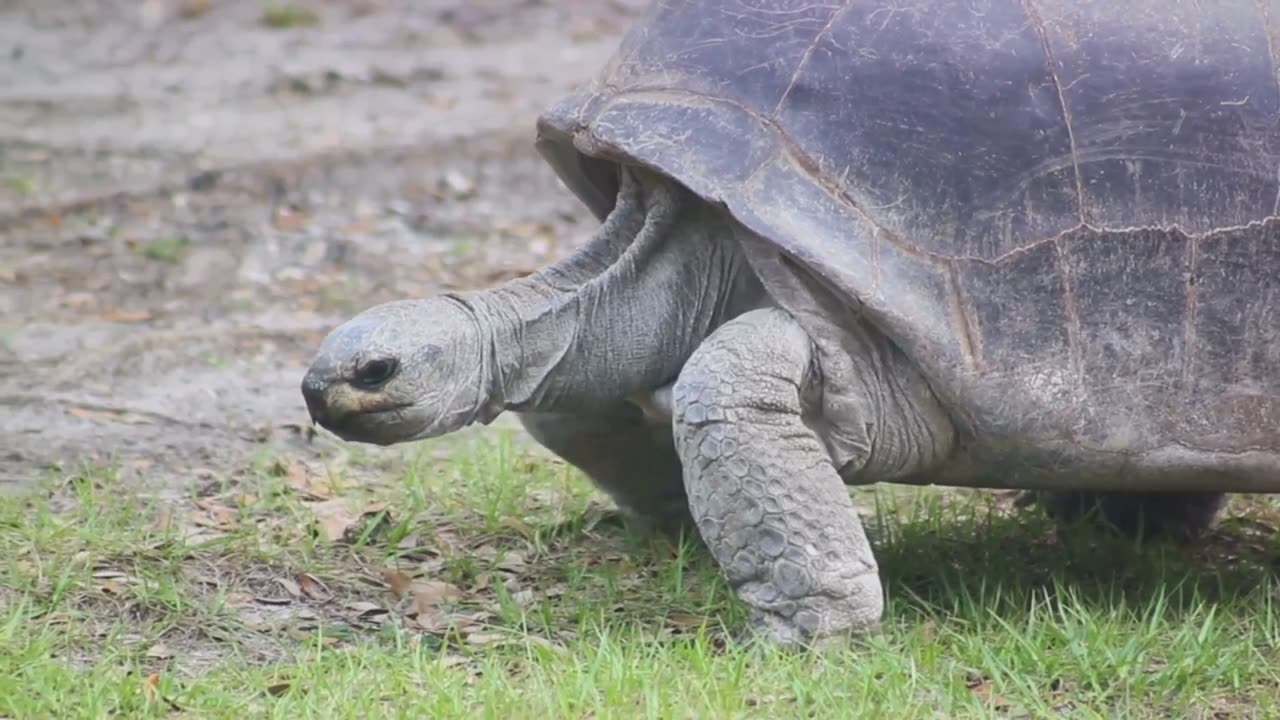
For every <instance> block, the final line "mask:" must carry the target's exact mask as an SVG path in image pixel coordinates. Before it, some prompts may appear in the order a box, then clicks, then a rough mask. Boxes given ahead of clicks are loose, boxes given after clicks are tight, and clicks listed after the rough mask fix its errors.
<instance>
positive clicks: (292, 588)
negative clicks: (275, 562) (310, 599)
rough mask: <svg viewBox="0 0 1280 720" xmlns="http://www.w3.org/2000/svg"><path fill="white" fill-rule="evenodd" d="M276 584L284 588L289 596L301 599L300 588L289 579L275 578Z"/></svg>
mask: <svg viewBox="0 0 1280 720" xmlns="http://www.w3.org/2000/svg"><path fill="white" fill-rule="evenodd" d="M276 584H278V585H279V586H280V587H282V588H284V591H285V592H287V593H289V594H290V595H292V596H294V597H302V587H301V586H299V585H298V583H296V582H294V581H292V580H290V579H289V578H276Z"/></svg>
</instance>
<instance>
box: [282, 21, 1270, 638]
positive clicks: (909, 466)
mask: <svg viewBox="0 0 1280 720" xmlns="http://www.w3.org/2000/svg"><path fill="white" fill-rule="evenodd" d="M1272 14H1273V13H1271V12H1270V11H1268V10H1267V4H1266V3H1261V4H1260V3H1256V2H1253V0H1220V1H1219V2H1216V3H1212V4H1207V3H1199V4H1197V3H1182V4H1170V3H1167V2H1163V1H1162V0H1130V2H1127V3H1118V4H1117V3H1099V2H1079V0H1023V1H1021V2H1015V1H1014V0H983V2H979V3H976V4H975V3H969V2H966V3H949V2H938V1H936V0H906V1H905V2H897V3H894V4H893V6H892V7H889V6H887V5H885V4H884V3H882V2H879V1H878V0H844V2H840V3H824V2H813V1H812V0H768V2H753V3H743V2H740V1H739V0H663V1H662V2H658V3H655V4H654V5H653V6H652V8H651V10H650V12H649V13H648V14H647V15H646V17H645V18H643V19H642V20H641V21H640V22H639V23H638V25H637V26H636V28H634V29H633V30H632V31H631V32H630V33H628V35H627V36H626V38H625V39H624V41H623V43H622V46H621V47H620V48H619V51H618V53H617V54H616V56H615V57H614V59H613V60H612V61H611V62H610V63H609V64H608V65H607V66H606V67H605V68H604V69H603V70H602V71H601V73H600V75H599V76H598V77H597V78H596V81H595V82H594V83H592V84H591V85H590V86H589V87H586V88H583V89H582V90H581V91H580V92H578V93H575V94H574V95H572V96H570V97H568V98H566V99H565V100H563V101H562V102H560V103H558V104H557V105H555V106H554V107H552V108H550V109H549V110H548V111H547V112H546V113H544V115H543V117H542V118H541V119H540V120H539V123H538V130H539V140H538V148H539V151H540V152H542V153H543V155H544V157H546V159H547V160H548V161H549V163H550V164H551V165H552V167H553V168H554V169H555V170H556V172H557V173H558V175H559V176H560V178H561V179H562V180H563V181H564V183H565V184H566V186H567V187H568V188H569V189H570V190H571V191H572V192H574V193H575V194H576V195H577V196H578V197H579V198H580V199H581V200H582V201H583V202H584V203H585V204H586V205H587V206H588V207H589V208H590V209H591V210H592V211H593V212H594V214H595V215H596V216H597V217H598V218H599V219H600V220H601V221H602V226H601V229H600V231H599V233H598V234H597V235H596V237H595V238H593V239H592V241H591V242H590V243H588V245H587V246H586V247H584V248H583V249H582V250H581V251H579V252H578V253H575V254H574V255H573V256H572V257H570V258H568V259H566V260H565V261H563V262H561V263H559V264H557V265H556V266H554V267H551V268H548V269H546V270H544V271H542V272H540V273H538V274H536V275H534V276H531V277H529V278H527V279H523V280H520V281H516V282H514V283H511V284H508V285H506V286H503V287H500V288H496V289H492V290H487V291H481V292H473V293H461V294H450V295H444V296H440V297H436V298H430V299H425V300H410V301H401V302H396V303H390V304H387V305H384V306H380V307H376V308H373V309H371V310H368V311H366V312H364V313H362V314H360V315H359V316H357V317H356V318H354V319H352V320H350V321H349V322H347V323H346V324H344V325H342V326H341V327H339V328H337V329H335V330H334V331H333V333H332V334H331V335H330V336H329V337H328V338H327V339H326V340H325V342H324V344H323V345H322V347H321V348H320V351H319V354H318V355H317V358H316V360H315V362H314V364H313V366H312V368H311V369H310V370H309V371H308V373H307V376H306V378H305V379H304V381H303V393H304V395H305V397H306V400H307V404H308V407H309V408H310V411H311V413H312V415H313V417H314V418H315V420H316V422H317V423H319V424H321V425H323V426H325V427H327V428H329V429H331V430H333V431H334V432H335V433H337V434H338V435H340V436H342V437H345V438H347V439H350V440H354V441H362V442H374V443H384V444H386V443H394V442H403V441H407V440H413V439H418V438H426V437H434V436H438V435H441V434H444V433H447V432H451V431H453V430H456V429H458V428H461V427H463V426H466V425H468V424H470V423H473V422H488V421H490V420H492V419H493V418H494V417H496V416H497V415H498V414H499V413H501V412H503V411H507V410H509V411H513V412H516V413H518V414H519V416H520V418H521V420H522V421H523V422H524V424H525V426H526V427H527V428H529V430H530V431H531V433H532V434H533V436H534V437H535V438H538V439H539V440H540V441H542V442H543V443H544V444H545V445H547V447H549V448H551V449H552V450H553V451H554V452H557V453H559V454H560V455H561V456H563V457H565V458H566V459H567V460H568V461H569V462H571V463H574V464H575V465H577V466H578V467H581V468H582V469H583V470H584V471H585V472H586V473H587V475H588V476H590V477H591V478H592V479H593V480H594V481H595V482H596V483H597V484H599V485H600V486H601V487H602V488H604V489H605V490H606V491H607V492H609V493H610V494H611V495H613V496H614V497H615V498H616V499H617V500H618V502H619V503H620V504H621V505H623V506H624V507H627V508H630V509H632V510H634V511H636V512H637V513H640V514H645V515H649V516H653V517H656V518H658V519H672V518H676V517H679V516H684V515H685V514H686V513H687V515H688V517H689V518H690V519H691V520H692V522H694V523H695V525H696V527H697V530H698V532H699V535H700V536H701V537H702V538H703V539H704V540H705V541H706V544H707V546H708V548H709V550H710V552H711V554H712V555H713V556H714V557H715V559H716V560H717V562H718V563H719V564H720V566H721V567H722V568H723V570H724V572H725V574H726V576H727V577H728V578H729V580H730V582H731V584H732V585H733V587H734V588H736V590H737V592H738V594H739V595H740V597H741V598H742V599H743V600H744V601H745V602H746V603H747V605H748V606H749V607H750V609H751V616H752V620H753V626H754V627H755V628H756V629H757V630H758V631H759V632H761V633H762V634H763V635H764V636H766V637H769V638H771V639H773V640H776V641H778V642H780V643H784V644H790V643H812V642H818V641H822V640H825V639H828V638H834V637H838V636H842V635H845V634H847V633H849V632H857V631H863V630H866V629H869V628H871V627H873V626H875V625H876V624H877V622H878V620H879V618H880V615H881V612H882V608H883V599H882V597H881V587H880V581H879V578H878V572H877V567H876V562H875V558H874V556H873V553H872V551H871V549H870V545H869V544H868V542H867V538H866V535H865V533H864V530H863V526H862V523H861V520H860V519H859V517H858V515H857V513H856V512H855V510H854V507H853V505H852V504H851V503H850V501H849V496H848V494H847V490H846V487H845V486H846V485H852V484H867V483H873V482H883V481H891V482H901V483H911V484H943V485H952V486H961V487H993V488H1016V489H1022V490H1026V491H1029V492H1032V493H1035V494H1037V495H1041V496H1045V497H1047V498H1048V500H1049V502H1048V504H1049V505H1050V506H1051V507H1055V508H1057V509H1058V510H1059V511H1061V513H1060V514H1065V515H1071V514H1073V513H1076V512H1077V511H1078V510H1079V508H1080V507H1082V506H1085V505H1088V504H1089V503H1091V502H1094V501H1100V502H1101V504H1102V506H1103V510H1104V512H1103V513H1102V515H1103V516H1104V518H1103V519H1104V520H1108V521H1110V522H1112V523H1113V524H1118V525H1120V526H1122V527H1123V526H1125V525H1126V523H1127V522H1129V521H1142V522H1143V524H1145V525H1147V526H1150V525H1154V526H1156V527H1157V528H1166V529H1168V528H1174V529H1177V528H1179V527H1191V528H1192V529H1193V530H1194V529H1197V528H1198V529H1203V527H1204V526H1205V525H1207V523H1208V522H1209V520H1210V519H1211V518H1212V516H1213V514H1214V512H1215V511H1216V510H1217V508H1218V506H1219V504H1220V502H1221V499H1222V496H1223V493H1228V492H1280V315H1278V313H1280V310H1278V308H1280V211H1278V210H1277V208H1280V205H1278V204H1277V197H1280V185H1278V182H1277V179H1276V177H1277V176H1276V170H1275V168H1276V167H1277V164H1278V159H1280V124H1277V123H1276V122H1275V117H1277V116H1280V85H1277V83H1276V74H1275V64H1274V52H1273V49H1274V48H1273V45H1274V43H1273V42H1272V41H1271V40H1272V38H1274V37H1276V36H1277V32H1276V29H1275V26H1274V23H1275V22H1276V21H1277V20H1276V18H1273V17H1271V15H1272ZM1153 519H1154V521H1155V522H1154V523H1152V522H1148V521H1150V520H1153ZM1131 524H1135V525H1136V522H1135V523H1131ZM1175 534H1176V533H1175Z"/></svg>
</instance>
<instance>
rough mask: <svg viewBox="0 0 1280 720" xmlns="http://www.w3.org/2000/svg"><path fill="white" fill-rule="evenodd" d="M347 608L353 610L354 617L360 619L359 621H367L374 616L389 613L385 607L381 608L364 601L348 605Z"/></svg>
mask: <svg viewBox="0 0 1280 720" xmlns="http://www.w3.org/2000/svg"><path fill="white" fill-rule="evenodd" d="M347 607H349V608H351V609H352V610H354V611H355V612H356V617H358V618H360V619H361V620H368V619H369V618H372V617H374V616H377V615H386V614H387V613H389V612H390V610H388V609H387V608H385V607H382V606H381V605H379V604H377V603H372V602H367V601H364V600H358V601H356V602H353V603H349V604H348V605H347Z"/></svg>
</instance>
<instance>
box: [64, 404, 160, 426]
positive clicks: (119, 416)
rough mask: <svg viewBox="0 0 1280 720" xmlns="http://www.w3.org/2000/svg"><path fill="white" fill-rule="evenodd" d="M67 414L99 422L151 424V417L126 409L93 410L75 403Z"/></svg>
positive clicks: (68, 409)
mask: <svg viewBox="0 0 1280 720" xmlns="http://www.w3.org/2000/svg"><path fill="white" fill-rule="evenodd" d="M67 414H68V415H75V416H76V417H78V418H82V419H85V420H94V421H98V422H108V423H125V424H126V425H149V424H151V419H150V418H148V417H144V416H142V415H138V414H137V413H131V412H128V411H125V410H121V411H118V412H117V411H111V410H91V409H89V408H84V407H80V406H78V405H73V406H72V407H69V408H67Z"/></svg>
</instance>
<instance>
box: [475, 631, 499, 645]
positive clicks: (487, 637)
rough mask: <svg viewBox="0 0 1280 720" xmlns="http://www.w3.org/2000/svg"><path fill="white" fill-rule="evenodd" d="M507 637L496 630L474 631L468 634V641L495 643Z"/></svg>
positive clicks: (481, 643)
mask: <svg viewBox="0 0 1280 720" xmlns="http://www.w3.org/2000/svg"><path fill="white" fill-rule="evenodd" d="M506 639H507V636H506V635H504V634H502V633H496V632H474V633H469V634H468V635H467V642H469V643H471V644H472V645H493V644H494V643H500V642H502V641H504V640H506Z"/></svg>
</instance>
